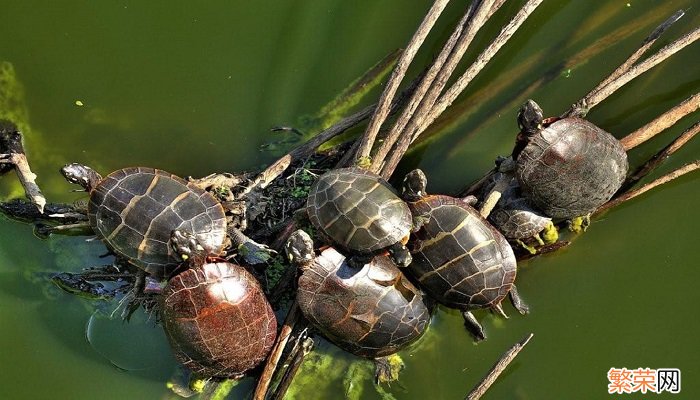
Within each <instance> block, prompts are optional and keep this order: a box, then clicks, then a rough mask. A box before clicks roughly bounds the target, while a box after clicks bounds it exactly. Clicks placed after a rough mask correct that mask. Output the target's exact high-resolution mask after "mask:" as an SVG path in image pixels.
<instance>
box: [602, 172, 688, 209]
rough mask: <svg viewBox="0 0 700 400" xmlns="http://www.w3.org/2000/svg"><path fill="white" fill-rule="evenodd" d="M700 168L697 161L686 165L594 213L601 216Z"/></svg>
mask: <svg viewBox="0 0 700 400" xmlns="http://www.w3.org/2000/svg"><path fill="white" fill-rule="evenodd" d="M698 168H700V160H695V161H693V162H691V163H689V164H686V165H684V166H682V167H680V168H678V169H676V170H673V171H671V172H669V173H668V174H666V175H664V176H662V177H660V178H658V179H655V180H654V181H652V182H649V183H647V184H646V185H644V186H642V187H640V188H639V189H635V190H631V191H629V192H627V193H625V194H623V195H621V196H619V197H616V198H614V199H612V200H610V201H609V202H607V203H605V204H603V205H602V206H601V207H600V208H598V209H597V210H596V211H595V212H594V215H596V214H600V213H602V212H604V211H606V210H609V209H610V208H613V207H616V206H618V205H620V204H622V203H624V202H626V201H628V200H631V199H633V198H635V197H637V196H639V195H640V194H643V193H646V192H647V191H649V190H651V189H653V188H655V187H657V186H659V185H663V184H664V183H667V182H670V181H672V180H674V179H676V178H678V177H680V176H683V175H685V174H687V173H688V172H692V171H695V170H696V169H698Z"/></svg>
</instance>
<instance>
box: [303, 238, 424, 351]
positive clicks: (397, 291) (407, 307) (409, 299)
mask: <svg viewBox="0 0 700 400" xmlns="http://www.w3.org/2000/svg"><path fill="white" fill-rule="evenodd" d="M297 302H298V303H299V308H300V309H301V312H302V313H303V314H304V316H305V317H306V319H308V320H309V321H310V322H311V323H312V324H313V325H314V326H316V328H317V329H319V330H320V331H321V332H323V334H324V335H325V336H326V337H327V338H328V339H329V340H330V341H332V342H333V343H335V344H336V345H338V346H339V347H341V348H342V349H344V350H346V351H349V352H350V353H353V354H355V355H358V356H360V357H367V358H375V357H381V356H386V355H389V354H393V353H396V352H397V351H399V350H400V349H402V348H404V347H406V346H407V345H409V344H410V343H412V342H414V341H415V340H417V339H418V338H419V337H420V336H421V335H422V334H423V332H425V329H426V328H427V327H428V324H429V323H430V312H429V311H428V309H427V307H426V306H425V304H424V303H423V297H422V295H421V292H420V290H418V289H417V288H416V287H415V286H414V285H413V284H412V283H411V282H410V281H408V279H406V277H405V276H404V275H403V274H402V273H401V271H399V269H398V267H396V265H395V264H394V262H393V261H392V260H391V259H390V258H389V257H387V256H384V255H379V256H376V257H374V258H373V260H372V261H371V262H370V263H368V264H365V265H364V266H363V267H362V268H360V269H357V268H353V267H351V266H349V265H348V263H347V262H346V261H345V257H344V256H343V255H342V254H340V253H338V252H337V251H336V250H335V249H333V248H332V247H329V248H327V249H326V250H324V251H323V252H322V253H321V255H320V256H319V257H317V258H316V259H315V260H314V261H313V262H312V263H311V264H310V265H309V266H305V267H303V273H302V275H301V276H300V277H299V289H298V291H297Z"/></svg>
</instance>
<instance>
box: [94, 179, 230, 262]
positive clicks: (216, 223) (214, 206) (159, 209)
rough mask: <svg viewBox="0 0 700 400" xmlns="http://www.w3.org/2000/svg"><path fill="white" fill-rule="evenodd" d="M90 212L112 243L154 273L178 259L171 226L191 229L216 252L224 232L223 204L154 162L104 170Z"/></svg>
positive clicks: (103, 236)
mask: <svg viewBox="0 0 700 400" xmlns="http://www.w3.org/2000/svg"><path fill="white" fill-rule="evenodd" d="M88 217H89V219H90V224H91V225H92V227H93V229H94V230H95V233H96V234H97V236H98V237H99V238H100V239H102V240H103V241H104V242H105V244H106V245H107V246H108V247H109V248H110V249H112V250H113V251H114V252H115V253H116V254H118V255H120V256H122V257H125V258H127V259H128V260H129V261H130V262H132V263H133V264H134V265H136V266H137V267H139V268H142V269H144V270H145V271H146V272H148V273H151V274H153V275H156V276H159V275H163V273H164V272H167V271H168V270H170V269H172V268H174V267H176V266H177V265H178V264H179V263H180V259H179V258H178V257H177V256H176V255H175V254H174V252H173V250H172V249H171V247H170V245H169V244H168V242H169V241H170V234H171V232H172V231H173V230H174V229H181V230H187V231H190V232H193V233H194V234H195V235H196V236H197V238H198V239H199V242H200V243H201V244H202V246H203V247H204V248H205V249H206V250H207V252H208V253H210V254H220V253H221V251H222V250H223V246H224V240H225V238H226V218H225V216H224V210H223V207H222V206H221V204H220V203H219V202H218V201H217V200H216V199H215V198H214V197H213V196H212V195H211V194H209V193H208V192H206V191H204V190H202V189H200V188H198V187H196V186H195V185H193V184H192V183H188V182H187V181H185V180H184V179H182V178H180V177H177V176H175V175H173V174H170V173H168V172H165V171H161V170H157V169H153V168H145V167H134V168H124V169H120V170H118V171H114V172H112V173H111V174H109V175H107V176H106V177H105V178H104V179H102V181H100V183H99V184H98V185H97V186H96V187H95V188H94V189H93V190H92V192H91V193H90V201H89V203H88Z"/></svg>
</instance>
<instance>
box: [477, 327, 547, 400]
mask: <svg viewBox="0 0 700 400" xmlns="http://www.w3.org/2000/svg"><path fill="white" fill-rule="evenodd" d="M533 336H534V335H533V334H532V333H530V334H529V335H527V336H525V338H524V339H523V340H521V341H519V342H518V343H516V344H514V345H513V347H511V348H510V349H508V351H506V352H505V353H503V355H502V356H501V358H500V359H499V360H498V361H497V362H496V364H495V365H494V366H493V367H492V368H491V370H490V371H489V372H488V374H486V376H485V377H484V378H483V379H482V380H481V382H479V384H478V385H477V386H476V387H475V388H474V389H472V391H471V392H469V394H468V395H467V397H466V399H467V400H478V399H480V398H481V396H483V395H484V393H486V391H487V390H488V389H489V388H490V387H491V385H493V383H494V382H495V381H496V379H498V377H499V376H500V375H501V373H503V371H504V370H505V369H506V368H508V365H510V363H511V362H512V361H513V360H514V359H515V357H517V356H518V354H519V353H520V351H521V350H522V349H523V348H524V347H525V345H527V343H528V342H529V341H530V339H532V337H533Z"/></svg>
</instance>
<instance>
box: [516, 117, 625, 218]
mask: <svg viewBox="0 0 700 400" xmlns="http://www.w3.org/2000/svg"><path fill="white" fill-rule="evenodd" d="M552 120H553V122H551V121H552ZM527 141H528V142H527V145H526V146H525V147H524V148H523V149H522V151H521V152H520V153H519V154H518V155H517V160H516V176H517V178H518V182H519V183H520V186H521V188H522V190H523V194H524V195H525V197H526V198H527V199H528V200H530V201H531V202H532V204H533V205H534V206H536V207H537V208H538V209H540V210H542V211H543V212H544V213H545V214H546V215H548V216H550V217H553V218H563V219H568V218H574V217H579V216H584V215H588V214H590V213H591V212H593V211H595V209H597V208H598V207H600V206H601V205H603V204H604V203H605V202H607V201H608V200H610V198H611V197H612V196H613V195H614V194H615V192H617V190H618V189H619V188H620V186H621V185H622V183H623V182H624V180H625V176H626V174H627V168H628V165H627V154H626V153H625V149H624V148H623V147H622V145H621V144H620V142H619V141H618V140H617V139H616V138H615V137H614V136H612V135H611V134H609V133H608V132H606V131H604V130H603V129H601V128H599V127H597V126H596V125H594V124H592V123H590V122H588V121H586V120H585V119H581V118H576V117H571V118H564V119H556V118H554V119H548V120H545V121H543V129H542V130H540V131H538V132H536V133H534V134H533V135H531V136H530V137H528V138H527Z"/></svg>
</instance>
